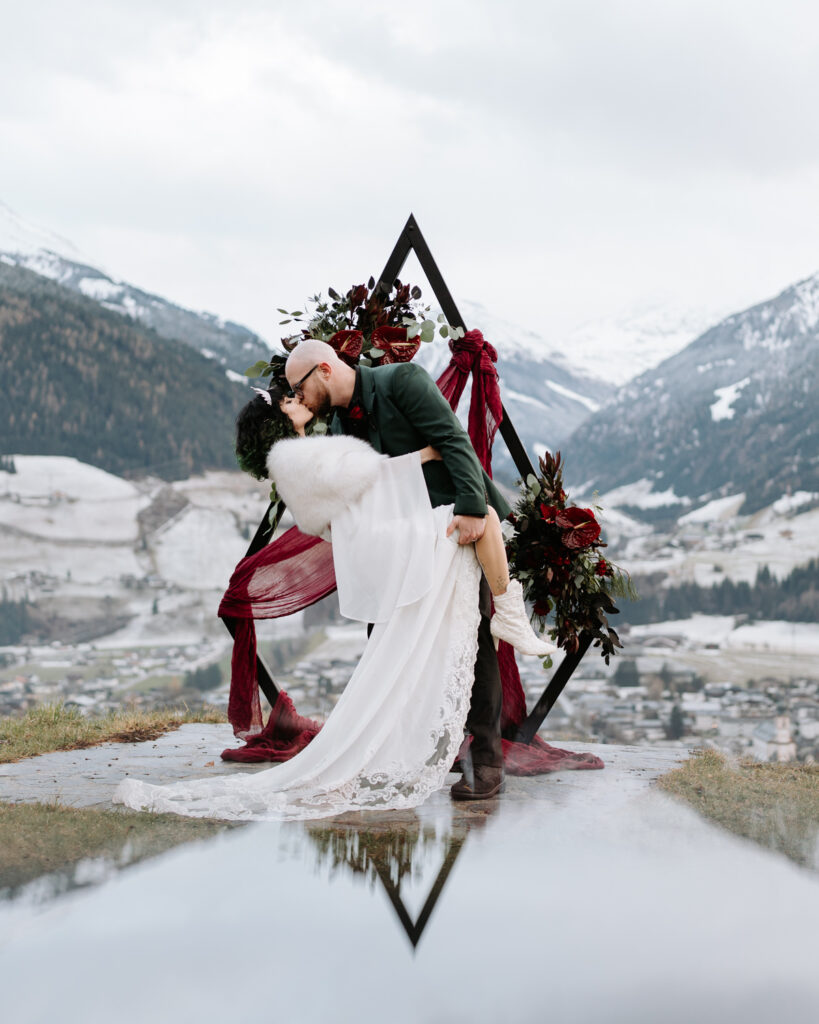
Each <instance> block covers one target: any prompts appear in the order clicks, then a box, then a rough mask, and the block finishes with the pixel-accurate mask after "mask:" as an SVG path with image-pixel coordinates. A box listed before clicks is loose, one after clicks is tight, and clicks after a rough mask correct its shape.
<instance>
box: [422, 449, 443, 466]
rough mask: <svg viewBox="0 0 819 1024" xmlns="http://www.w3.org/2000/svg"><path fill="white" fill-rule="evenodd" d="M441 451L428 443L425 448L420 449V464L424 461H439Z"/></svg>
mask: <svg viewBox="0 0 819 1024" xmlns="http://www.w3.org/2000/svg"><path fill="white" fill-rule="evenodd" d="M440 461H441V453H440V452H439V451H438V449H437V448H433V447H432V445H431V444H428V445H427V446H426V448H422V449H421V464H422V465H423V463H425V462H440Z"/></svg>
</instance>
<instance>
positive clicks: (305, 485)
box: [267, 434, 388, 537]
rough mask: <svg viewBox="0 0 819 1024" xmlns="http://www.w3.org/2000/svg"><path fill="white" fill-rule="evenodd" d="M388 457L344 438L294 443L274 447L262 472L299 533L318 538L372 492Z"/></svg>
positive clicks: (304, 439)
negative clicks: (272, 485)
mask: <svg viewBox="0 0 819 1024" xmlns="http://www.w3.org/2000/svg"><path fill="white" fill-rule="evenodd" d="M387 457H388V456H386V455H380V454H379V453H378V452H377V451H376V450H375V449H374V448H373V447H371V446H370V445H369V444H367V442H366V441H361V440H359V439H358V438H357V437H348V436H346V435H343V434H338V435H330V434H322V435H320V436H318V437H293V438H287V439H286V440H283V441H277V442H276V444H274V445H273V447H272V448H271V449H270V452H269V453H268V456H267V470H268V472H269V473H270V476H271V477H272V479H273V481H274V482H275V484H276V489H277V490H278V492H279V494H280V495H281V496H282V498H283V500H284V502H285V504H286V505H287V507H288V508H289V509H290V511H291V513H292V514H293V518H294V519H295V520H296V523H297V525H298V527H299V529H300V530H301V531H302V533H309V534H314V535H315V536H317V537H321V536H323V535H324V534H326V532H327V527H328V526H329V524H330V522H331V521H332V520H333V518H334V517H335V516H337V515H338V514H339V513H340V512H341V511H343V510H344V509H345V508H347V507H348V506H349V505H351V504H352V503H353V502H355V501H357V500H358V499H359V498H360V497H361V496H362V494H364V492H365V491H366V490H367V489H368V488H369V487H370V486H372V484H373V483H374V482H375V480H376V477H377V476H378V470H379V467H380V465H381V463H382V462H383V461H384V459H386V458H387Z"/></svg>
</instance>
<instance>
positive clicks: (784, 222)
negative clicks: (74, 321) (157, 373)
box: [0, 0, 819, 341]
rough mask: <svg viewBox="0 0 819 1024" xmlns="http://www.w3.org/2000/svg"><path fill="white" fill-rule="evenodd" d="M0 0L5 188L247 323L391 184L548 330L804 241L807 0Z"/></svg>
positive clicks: (336, 251)
mask: <svg viewBox="0 0 819 1024" xmlns="http://www.w3.org/2000/svg"><path fill="white" fill-rule="evenodd" d="M0 26H1V30H0V147H2V149H1V150H0V200H2V201H4V202H6V203H7V204H8V205H9V206H10V207H12V208H13V209H15V210H16V211H17V212H18V213H19V214H21V215H22V216H24V217H26V218H27V219H29V220H31V221H34V222H35V223H38V224H40V225H42V226H45V227H48V228H50V229H52V230H54V231H57V232H58V233H60V234H63V235H65V236H66V237H68V238H70V239H71V240H72V241H73V242H74V243H75V244H76V245H77V246H79V248H80V249H82V250H83V251H84V252H85V253H86V254H87V255H88V256H89V257H90V258H91V260H92V261H93V262H95V263H97V264H101V265H102V266H104V267H105V268H106V269H107V270H108V271H109V272H111V273H112V274H114V275H115V276H119V277H122V278H124V279H126V280H128V281H131V282H132V283H134V284H137V285H141V286H142V287H145V288H148V289H150V290H153V291H156V292H159V293H160V294H162V295H165V296H167V297H169V298H171V299H173V300H175V301H177V302H181V303H182V304H185V305H189V306H192V307H194V308H198V309H208V310H211V311H213V312H216V313H219V314H221V315H224V316H228V317H231V318H233V319H237V320H239V321H241V322H244V323H246V324H248V325H249V326H251V327H253V328H254V329H256V330H258V331H261V332H262V333H263V334H265V335H266V336H268V337H270V338H276V337H278V334H279V333H280V332H279V331H278V328H277V326H276V324H277V320H278V319H279V317H278V314H276V312H275V307H276V306H286V307H289V308H291V309H292V308H298V307H300V305H301V304H302V302H303V300H304V298H305V297H306V296H307V295H308V294H310V293H312V292H313V291H315V290H317V289H324V288H326V286H327V285H328V284H333V285H334V286H335V287H338V288H341V287H346V286H348V285H349V284H352V283H354V282H357V281H360V280H363V279H365V278H366V277H367V276H368V275H369V274H371V273H374V274H377V273H378V272H379V271H380V269H381V267H382V265H383V263H384V261H385V259H386V257H387V255H388V254H389V251H390V249H391V247H392V244H393V242H394V240H395V237H396V236H397V234H398V231H399V230H400V228H401V227H402V226H403V224H404V221H405V220H406V217H407V215H408V214H409V212H410V211H413V212H414V213H415V215H416V217H417V219H418V221H419V223H420V226H421V229H422V231H423V232H424V234H425V236H426V238H427V241H428V242H429V243H430V246H431V248H432V251H433V253H434V254H435V255H436V257H437V259H438V262H439V265H440V267H441V269H442V271H443V273H444V276H445V277H446V278H447V280H448V282H449V284H450V287H451V289H452V291H453V292H454V294H455V296H456V298H464V299H475V300H478V301H482V302H483V303H484V304H485V305H486V306H487V307H488V308H489V309H490V310H491V311H492V312H493V313H496V314H498V315H505V316H507V317H508V318H510V319H512V320H516V321H518V322H520V323H522V324H523V325H525V326H527V327H530V328H533V329H536V330H540V331H542V332H543V333H544V334H545V335H546V336H547V337H550V338H552V339H554V340H555V341H558V340H559V337H560V335H561V334H562V333H563V332H565V331H567V330H568V329H570V328H571V327H572V326H573V325H577V324H580V323H583V322H585V321H588V320H590V319H596V318H598V317H608V316H614V315H619V314H622V313H624V312H628V311H633V310H638V309H641V308H643V307H645V306H646V305H651V304H655V303H668V304H671V305H673V306H676V307H679V308H682V309H690V310H697V309H702V308H706V309H719V310H721V311H725V312H729V311H731V310H733V309H737V308H741V307H743V306H746V305H750V304H751V303H753V302H755V301H758V300H761V299H764V298H767V297H768V296H770V295H771V294H773V293H775V292H776V291H778V290H779V289H780V288H782V287H784V286H785V285H787V284H789V283H791V282H793V281H795V280H798V279H800V278H803V277H806V276H808V275H810V274H812V273H814V272H816V271H817V270H819V116H817V112H818V111H819V59H817V57H818V56H819V55H818V54H817V50H819V44H818V43H817V40H819V9H817V7H816V5H815V3H813V2H809V0H805V2H802V0H776V2H768V3H759V2H754V0H707V2H705V0H703V2H701V0H685V2H679V0H663V2H661V3H658V2H657V0H629V2H621V0H589V2H584V0H566V2H562V0H561V2H552V0H464V2H460V0H432V2H428V0H415V2H414V3H410V4H387V3H384V2H381V3H378V2H367V0H363V2H362V0H354V2H347V0H339V2H331V0H319V2H311V0H293V2H284V0H271V2H266V3H263V2H254V0H231V2H230V3H226V2H225V3H216V2H208V0H161V2H160V0H138V2H137V0H133V2H131V0H104V2H103V0H74V2H72V3H65V2H64V0H27V2H26V3H21V2H20V0H13V2H11V0H0ZM409 276H414V275H409Z"/></svg>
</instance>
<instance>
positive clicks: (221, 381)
mask: <svg viewBox="0 0 819 1024" xmlns="http://www.w3.org/2000/svg"><path fill="white" fill-rule="evenodd" d="M10 269H14V270H15V273H9V274H4V277H3V283H2V284H0V349H2V353H3V401H2V403H0V437H2V438H3V447H4V448H5V450H6V451H13V452H18V453H20V454H30V455H69V456H73V457H75V458H77V459H80V460H81V461H83V462H87V463H90V464H91V465H94V466H99V467H100V468H102V469H105V470H108V471H109V472H112V473H117V474H121V475H122V474H137V475H138V474H143V473H152V474H154V475H156V476H160V477H163V478H165V479H178V478H180V477H185V476H187V475H189V474H191V473H197V472H201V471H203V470H205V469H210V468H224V469H227V468H232V467H233V465H234V461H233V453H232V450H231V442H232V437H233V420H234V417H235V414H236V412H237V411H238V409H239V406H240V405H241V404H242V402H243V401H245V400H246V394H245V393H244V392H243V391H242V389H240V388H238V387H236V385H235V384H232V383H231V382H230V381H229V380H228V379H227V378H226V376H225V374H224V371H223V369H222V368H221V367H220V366H219V365H217V364H214V363H213V362H212V361H211V360H208V359H206V358H205V357H204V356H201V355H200V354H199V353H197V352H194V351H192V350H191V349H190V348H188V347H186V346H184V345H183V344H181V343H178V342H174V341H167V340H165V339H163V338H161V337H159V335H158V334H156V333H155V332H153V331H151V330H149V329H148V328H145V327H142V326H140V325H139V324H137V323H135V322H134V321H132V320H128V319H126V318H124V317H121V316H119V315H118V314H116V313H111V312H108V311H106V310H104V309H101V308H100V306H99V305H98V304H97V303H95V302H92V301H91V300H89V299H86V298H84V297H82V296H78V295H74V294H73V293H70V292H68V291H66V290H65V289H62V288H60V287H59V286H58V285H55V284H54V283H53V282H50V281H47V280H45V279H43V278H39V277H37V275H33V274H31V273H30V272H28V271H22V270H19V269H17V268H10Z"/></svg>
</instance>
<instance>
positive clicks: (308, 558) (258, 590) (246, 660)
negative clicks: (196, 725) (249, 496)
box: [219, 526, 336, 760]
mask: <svg viewBox="0 0 819 1024" xmlns="http://www.w3.org/2000/svg"><path fill="white" fill-rule="evenodd" d="M335 589H336V576H335V572H334V571H333V551H332V548H331V547H330V545H329V544H328V543H327V542H326V541H323V540H321V539H320V538H319V537H310V536H308V535H307V534H305V533H301V531H300V530H298V529H297V527H295V526H294V527H292V528H291V529H290V530H287V532H286V533H283V534H282V535H281V537H277V538H276V540H274V541H273V542H272V543H271V544H268V545H267V547H264V548H262V550H261V551H257V552H256V554H255V555H251V556H250V558H243V559H242V561H241V562H239V564H238V565H237V566H236V568H235V570H234V572H233V575H232V576H231V577H230V583H229V584H228V588H227V591H226V592H225V596H224V597H223V598H222V603H221V604H220V605H219V615H220V617H221V618H223V619H233V620H234V640H233V657H232V659H231V665H230V672H231V675H230V698H229V700H228V721H229V722H230V724H231V725H232V726H233V732H234V733H235V735H236V736H239V737H241V738H242V739H244V738H246V737H248V736H253V735H254V734H257V733H261V731H262V708H261V704H260V702H259V683H258V676H257V673H256V627H255V625H254V619H276V618H281V616H283V615H291V614H292V613H293V612H297V611H301V610H302V609H303V608H307V607H308V606H309V605H311V604H315V603H316V601H320V600H321V599H322V598H323V597H326V596H327V595H328V594H332V592H333V591H334V590H335ZM271 717H272V716H271ZM268 725H269V722H268ZM265 731H266V730H265ZM271 749H272V748H271ZM271 760H281V759H280V758H271Z"/></svg>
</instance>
